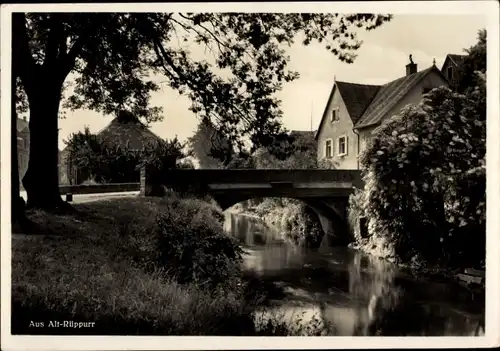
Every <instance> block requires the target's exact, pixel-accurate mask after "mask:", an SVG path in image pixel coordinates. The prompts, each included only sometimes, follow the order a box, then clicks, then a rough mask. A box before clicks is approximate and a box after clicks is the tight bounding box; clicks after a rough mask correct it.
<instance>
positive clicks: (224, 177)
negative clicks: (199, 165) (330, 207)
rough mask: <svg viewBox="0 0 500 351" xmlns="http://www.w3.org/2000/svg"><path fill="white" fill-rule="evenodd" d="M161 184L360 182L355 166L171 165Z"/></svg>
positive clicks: (356, 183) (354, 183) (356, 184)
mask: <svg viewBox="0 0 500 351" xmlns="http://www.w3.org/2000/svg"><path fill="white" fill-rule="evenodd" d="M162 178H163V180H164V182H165V183H164V184H165V185H167V184H178V183H186V182H203V183H207V184H210V183H307V182H352V183H353V185H355V186H358V185H360V184H361V175H360V172H359V171H357V170H327V169H173V170H167V171H165V172H164V174H163V177H162Z"/></svg>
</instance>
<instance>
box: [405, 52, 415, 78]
mask: <svg viewBox="0 0 500 351" xmlns="http://www.w3.org/2000/svg"><path fill="white" fill-rule="evenodd" d="M413 73H417V64H416V63H414V62H413V59H412V57H411V54H410V63H409V64H407V65H406V75H407V76H409V75H410V74H413Z"/></svg>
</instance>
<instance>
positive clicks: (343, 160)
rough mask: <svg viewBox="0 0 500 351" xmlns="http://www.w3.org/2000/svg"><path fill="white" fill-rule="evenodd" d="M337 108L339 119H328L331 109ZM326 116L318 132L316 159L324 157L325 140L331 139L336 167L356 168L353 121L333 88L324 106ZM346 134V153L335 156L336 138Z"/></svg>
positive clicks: (356, 148)
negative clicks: (329, 98) (326, 104)
mask: <svg viewBox="0 0 500 351" xmlns="http://www.w3.org/2000/svg"><path fill="white" fill-rule="evenodd" d="M334 108H338V109H339V110H338V111H339V112H338V113H339V120H338V121H336V122H331V121H330V116H331V113H332V110H333V109H334ZM326 113H327V115H326V117H325V120H324V121H323V125H322V126H321V127H320V128H321V129H320V130H319V133H318V159H319V160H321V159H323V158H325V157H326V149H325V142H326V140H328V139H332V141H333V160H334V161H335V162H336V163H337V167H336V168H338V169H358V159H357V155H358V139H357V135H356V134H354V132H353V131H352V128H353V123H352V120H351V117H350V116H349V112H348V111H347V108H346V106H345V104H344V101H343V100H342V97H341V96H340V94H339V93H338V90H336V89H335V91H334V93H333V96H332V98H331V100H330V101H329V102H328V106H327V108H326ZM343 135H345V136H347V155H344V156H340V157H339V156H337V153H338V140H337V139H338V138H339V137H340V136H343Z"/></svg>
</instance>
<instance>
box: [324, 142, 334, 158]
mask: <svg viewBox="0 0 500 351" xmlns="http://www.w3.org/2000/svg"><path fill="white" fill-rule="evenodd" d="M332 148H333V142H332V139H328V140H327V141H325V157H326V158H332V157H333V150H332Z"/></svg>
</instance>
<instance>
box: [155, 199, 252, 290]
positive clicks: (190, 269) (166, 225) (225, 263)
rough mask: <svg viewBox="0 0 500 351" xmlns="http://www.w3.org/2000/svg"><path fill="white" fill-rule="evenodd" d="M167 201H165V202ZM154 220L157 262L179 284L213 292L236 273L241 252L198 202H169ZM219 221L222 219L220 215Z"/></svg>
mask: <svg viewBox="0 0 500 351" xmlns="http://www.w3.org/2000/svg"><path fill="white" fill-rule="evenodd" d="M167 201H169V200H167ZM167 206H168V207H169V208H168V209H167V210H166V211H165V212H163V213H162V214H161V215H159V217H158V219H157V228H156V235H157V245H156V247H157V250H158V252H159V257H158V262H159V263H160V264H161V265H162V266H163V267H165V268H166V269H167V270H168V271H169V272H170V274H172V275H173V276H175V277H176V279H177V280H178V281H179V282H180V283H188V282H196V283H197V284H198V285H201V286H208V287H210V288H214V287H215V286H217V285H219V284H223V283H225V282H227V281H229V280H230V278H232V277H234V276H236V275H237V274H238V273H239V269H240V264H241V258H242V256H241V255H242V250H241V249H240V247H239V246H238V243H237V242H236V241H235V240H234V239H232V238H231V237H229V236H227V235H225V233H224V231H223V227H222V221H216V220H214V214H213V213H214V211H215V209H214V208H213V207H212V206H210V205H207V204H206V203H204V202H203V201H201V200H196V199H190V200H185V201H182V202H179V201H175V200H174V201H169V202H167ZM218 217H220V218H221V219H222V218H223V216H222V215H221V214H220V215H219V216H218Z"/></svg>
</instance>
